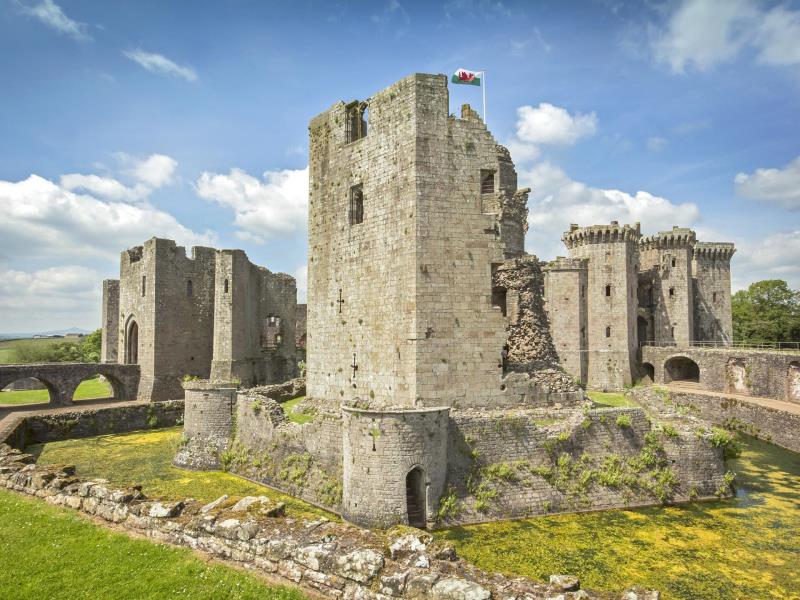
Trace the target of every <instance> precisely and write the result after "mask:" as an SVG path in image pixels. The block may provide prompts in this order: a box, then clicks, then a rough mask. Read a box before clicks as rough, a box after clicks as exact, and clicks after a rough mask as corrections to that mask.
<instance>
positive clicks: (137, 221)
mask: <svg viewBox="0 0 800 600" xmlns="http://www.w3.org/2000/svg"><path fill="white" fill-rule="evenodd" d="M99 179H102V178H99ZM67 181H69V179H67ZM72 183H75V182H72ZM114 187H115V186H114V185H113V184H111V185H110V189H111V188H114ZM81 188H82V189H87V190H88V188H87V187H86V185H85V183H84V185H82V186H77V188H76V189H81ZM94 191H95V192H96V190H94ZM98 195H99V194H98ZM0 213H2V214H3V219H0V258H4V257H5V258H8V257H11V256H18V255H19V253H20V249H24V253H25V256H26V257H28V258H49V259H53V258H63V257H64V256H71V257H74V256H84V257H100V258H105V259H111V260H116V257H117V256H118V255H119V252H120V251H121V250H123V249H125V248H127V247H129V246H133V245H136V244H141V243H142V242H143V241H144V240H146V239H149V238H151V237H153V236H159V237H167V238H171V239H175V240H176V241H178V243H179V244H183V245H194V244H199V245H209V244H211V243H212V242H213V240H214V236H213V235H212V234H211V233H210V232H206V233H204V234H199V233H196V232H194V231H192V230H191V229H188V228H187V227H185V226H183V225H181V224H180V223H179V222H178V221H177V220H176V219H175V217H173V216H172V215H170V214H168V213H166V212H164V211H162V210H159V209H158V208H156V207H154V206H152V205H150V204H149V203H147V202H146V201H143V202H140V203H138V204H129V203H125V202H119V201H106V200H103V199H100V198H97V197H94V196H91V195H86V194H76V193H74V192H73V191H70V189H68V188H67V187H61V186H59V185H56V184H55V183H53V182H51V181H49V180H47V179H44V178H42V177H39V176H38V175H31V176H30V177H28V178H27V179H25V180H22V181H17V182H12V181H2V180H0Z"/></svg>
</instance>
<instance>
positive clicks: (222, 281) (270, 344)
mask: <svg viewBox="0 0 800 600" xmlns="http://www.w3.org/2000/svg"><path fill="white" fill-rule="evenodd" d="M296 296H297V292H296V288H295V281H294V278H292V277H290V276H289V275H286V274H284V273H271V272H270V271H268V270H267V269H265V268H263V267H257V266H256V265H253V264H252V263H251V262H250V261H249V260H248V259H247V255H245V253H244V252H242V251H241V250H215V249H213V248H204V247H195V248H192V256H191V258H189V257H187V256H186V250H185V249H184V248H182V247H180V246H177V245H176V244H175V242H173V241H172V240H165V239H159V238H152V239H150V240H148V241H147V242H145V243H144V245H142V246H135V247H133V248H130V249H128V250H125V251H123V252H122V254H121V256H120V279H119V280H107V281H104V282H103V338H102V356H101V361H102V362H105V363H114V362H120V363H125V364H138V365H140V369H141V379H140V382H139V391H138V397H139V398H140V399H149V400H169V399H174V398H182V397H183V388H182V387H181V380H182V379H183V378H186V377H194V378H209V377H213V378H214V379H216V380H221V381H233V380H237V381H239V382H241V384H242V385H244V386H247V387H250V386H253V385H258V384H263V383H274V382H278V381H284V380H285V379H287V378H290V377H293V376H294V375H295V374H296V363H295V344H294V342H295V306H296Z"/></svg>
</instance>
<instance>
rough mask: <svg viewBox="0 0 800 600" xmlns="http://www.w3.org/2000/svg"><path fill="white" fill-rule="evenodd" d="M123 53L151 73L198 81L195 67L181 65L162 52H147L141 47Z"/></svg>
mask: <svg viewBox="0 0 800 600" xmlns="http://www.w3.org/2000/svg"><path fill="white" fill-rule="evenodd" d="M122 54H123V55H124V56H125V57H126V58H129V59H130V60H132V61H133V62H135V63H137V64H138V65H140V66H141V67H144V68H145V69H147V70H148V71H150V72H151V73H158V74H159V75H169V76H170V77H179V78H181V79H185V80H186V81H197V73H196V72H195V71H194V69H192V68H191V67H187V66H182V65H179V64H177V63H175V62H173V61H171V60H170V59H168V58H167V57H166V56H164V55H162V54H156V53H155V52H145V51H144V50H142V49H141V48H135V49H133V50H126V51H125V52H123V53H122Z"/></svg>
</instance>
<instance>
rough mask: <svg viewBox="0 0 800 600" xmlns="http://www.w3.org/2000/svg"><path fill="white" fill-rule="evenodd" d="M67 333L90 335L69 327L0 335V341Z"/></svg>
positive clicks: (88, 331) (80, 329) (86, 330)
mask: <svg viewBox="0 0 800 600" xmlns="http://www.w3.org/2000/svg"><path fill="white" fill-rule="evenodd" d="M68 333H82V334H84V335H86V334H87V333H92V332H91V330H89V329H82V328H80V327H69V328H67V329H54V330H52V331H38V332H36V333H0V340H19V339H26V338H32V337H33V336H35V335H67V334H68Z"/></svg>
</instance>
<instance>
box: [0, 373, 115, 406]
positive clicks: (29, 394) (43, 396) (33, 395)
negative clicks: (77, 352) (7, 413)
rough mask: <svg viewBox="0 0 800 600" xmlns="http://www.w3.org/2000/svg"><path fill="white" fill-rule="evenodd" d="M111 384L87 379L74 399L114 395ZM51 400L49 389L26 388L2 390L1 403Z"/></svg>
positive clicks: (10, 403) (34, 402)
mask: <svg viewBox="0 0 800 600" xmlns="http://www.w3.org/2000/svg"><path fill="white" fill-rule="evenodd" d="M113 395H114V392H113V390H112V389H111V386H110V385H109V384H108V383H106V382H105V381H100V379H99V378H97V377H95V378H93V379H87V380H86V381H82V382H81V384H80V385H79V386H78V387H77V388H76V389H75V394H74V396H73V397H72V399H73V401H75V402H78V401H80V400H95V399H97V398H110V397H113ZM49 401H50V392H48V391H47V390H26V391H21V392H0V405H3V404H8V405H15V406H16V405H20V404H40V403H43V402H44V403H47V402H49Z"/></svg>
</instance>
